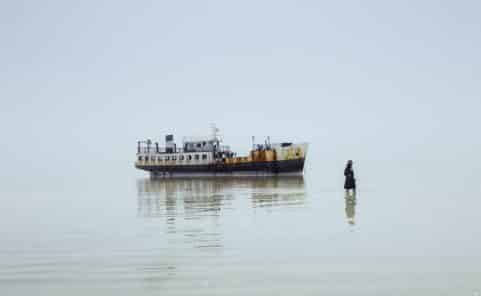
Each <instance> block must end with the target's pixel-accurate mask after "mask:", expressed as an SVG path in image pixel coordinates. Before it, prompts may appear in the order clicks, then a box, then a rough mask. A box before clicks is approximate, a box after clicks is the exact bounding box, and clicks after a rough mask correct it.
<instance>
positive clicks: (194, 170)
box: [136, 159, 305, 177]
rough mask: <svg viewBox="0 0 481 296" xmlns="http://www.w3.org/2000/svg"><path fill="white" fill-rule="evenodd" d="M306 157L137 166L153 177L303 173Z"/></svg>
mask: <svg viewBox="0 0 481 296" xmlns="http://www.w3.org/2000/svg"><path fill="white" fill-rule="evenodd" d="M304 162H305V159H293V160H282V161H272V162H246V163H237V164H223V163H219V164H216V163H214V164H205V165H183V166H179V165H166V166H152V165H141V164H137V165H136V167H137V168H138V169H141V170H145V171H148V172H150V173H151V176H152V177H171V176H196V175H199V176H206V175H207V176H272V175H302V174H303V171H304Z"/></svg>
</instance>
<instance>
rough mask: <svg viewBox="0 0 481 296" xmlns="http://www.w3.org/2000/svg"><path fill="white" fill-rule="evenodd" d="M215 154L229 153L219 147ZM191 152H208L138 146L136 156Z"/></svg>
mask: <svg viewBox="0 0 481 296" xmlns="http://www.w3.org/2000/svg"><path fill="white" fill-rule="evenodd" d="M216 151H217V152H224V151H230V147H229V146H227V145H221V146H219V147H218V148H217V149H216ZM192 152H209V151H205V150H196V149H194V150H184V148H175V149H174V148H167V147H158V146H155V145H150V146H149V145H139V146H138V147H137V154H169V153H192Z"/></svg>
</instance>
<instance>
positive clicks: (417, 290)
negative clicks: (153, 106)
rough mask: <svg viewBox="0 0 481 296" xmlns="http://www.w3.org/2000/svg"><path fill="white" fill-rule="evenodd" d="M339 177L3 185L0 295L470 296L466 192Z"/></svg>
mask: <svg viewBox="0 0 481 296" xmlns="http://www.w3.org/2000/svg"><path fill="white" fill-rule="evenodd" d="M364 173H365V174H364V175H363V176H362V174H361V179H360V180H361V181H362V180H367V179H369V178H367V177H368V176H369V175H371V177H372V178H374V177H376V178H377V179H378V181H380V180H381V179H382V176H381V175H378V176H377V175H376V176H375V175H374V174H371V172H369V171H365V172H364ZM338 179H339V180H338ZM338 179H336V182H337V181H340V182H337V183H334V182H331V183H327V184H326V182H327V181H326V182H323V181H322V180H328V181H329V179H328V178H323V176H322V174H319V173H317V174H316V173H312V172H310V173H307V174H306V176H305V177H299V178H298V177H285V178H260V179H255V178H233V179H229V178H221V179H213V178H207V179H206V178H201V179H187V178H186V179H165V180H151V179H149V178H146V177H133V176H131V175H125V176H123V177H118V178H91V179H89V180H69V179H68V178H66V179H65V180H62V181H60V180H57V182H51V183H49V182H45V184H44V185H43V187H42V188H37V189H35V190H33V189H31V188H28V187H27V186H20V187H15V188H12V187H8V186H7V187H5V188H4V192H3V195H4V198H3V200H4V206H3V207H2V209H1V210H0V214H1V221H2V225H1V226H0V234H1V237H2V243H1V245H0V292H1V293H0V294H1V295H31V294H36V295H38V294H40V295H65V294H67V295H85V294H86V293H90V295H106V294H108V295H110V294H112V295H113V294H115V295H118V294H128V295H133V294H134V293H135V295H159V294H161V295H187V294H195V295H248V294H255V295H293V294H295V295H312V294H320V293H326V294H328V295H352V294H356V295H373V294H381V293H382V294H387V295H479V293H480V291H481V265H480V263H481V257H480V256H479V255H480V254H479V248H480V231H479V222H478V210H477V207H476V205H478V204H479V202H478V198H479V193H478V192H472V194H463V192H465V191H463V190H456V189H463V187H462V186H461V185H462V184H461V183H459V182H458V183H456V182H454V181H453V182H452V183H451V185H450V186H444V187H443V188H438V187H436V188H433V187H429V186H428V187H423V186H414V185H413V186H404V187H399V188H396V189H393V188H392V187H390V186H389V183H388V182H379V183H380V184H381V183H382V184H384V185H382V186H381V185H377V183H376V182H377V181H376V182H374V181H370V182H367V181H365V182H364V184H363V183H362V182H361V183H360V184H361V186H360V188H359V190H358V193H357V195H356V196H355V197H353V196H347V197H346V196H345V194H344V192H343V190H342V177H340V178H338ZM408 180H409V179H407V178H406V182H408ZM426 182H427V183H428V184H429V179H425V183H426ZM338 183H341V188H339V186H337V187H336V186H335V185H336V184H338ZM413 184H414V183H413ZM362 185H364V186H362ZM431 189H433V190H431Z"/></svg>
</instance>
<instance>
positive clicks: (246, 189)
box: [137, 176, 305, 249]
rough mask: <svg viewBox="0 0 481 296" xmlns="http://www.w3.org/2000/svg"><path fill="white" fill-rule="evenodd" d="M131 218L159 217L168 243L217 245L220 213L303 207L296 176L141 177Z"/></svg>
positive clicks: (301, 186)
mask: <svg viewBox="0 0 481 296" xmlns="http://www.w3.org/2000/svg"><path fill="white" fill-rule="evenodd" d="M137 191H138V198H137V216H138V217H139V218H144V219H146V218H156V219H158V220H162V221H165V224H164V226H165V227H166V229H165V232H166V233H167V234H170V235H171V239H172V240H171V243H173V244H176V245H177V244H179V243H187V244H188V245H192V246H194V247H195V248H209V249H212V248H219V247H222V246H223V243H222V236H223V219H222V217H223V215H226V214H232V215H233V213H234V210H236V209H239V208H245V207H247V208H249V207H250V208H253V209H254V208H269V209H274V208H281V207H299V206H303V205H304V198H305V187H304V179H303V177H302V176H296V177H272V178H267V177H266V178H248V177H244V178H183V179H141V180H138V182H137Z"/></svg>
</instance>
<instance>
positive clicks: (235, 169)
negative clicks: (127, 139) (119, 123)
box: [135, 126, 308, 178]
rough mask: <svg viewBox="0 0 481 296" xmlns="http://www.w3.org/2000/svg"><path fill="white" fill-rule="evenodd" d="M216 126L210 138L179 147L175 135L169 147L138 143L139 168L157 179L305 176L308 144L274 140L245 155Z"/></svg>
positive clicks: (187, 141) (195, 139) (193, 139)
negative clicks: (222, 135) (228, 141)
mask: <svg viewBox="0 0 481 296" xmlns="http://www.w3.org/2000/svg"><path fill="white" fill-rule="evenodd" d="M218 132H219V130H218V129H217V128H216V127H215V126H214V127H212V133H211V135H210V136H206V137H184V138H183V141H182V144H181V145H179V146H178V145H177V143H176V142H175V141H174V135H173V134H168V135H166V136H165V146H163V147H161V146H160V145H159V143H158V142H153V141H152V140H151V139H146V140H142V141H137V155H136V161H135V167H136V168H137V169H140V170H144V171H146V172H148V173H150V176H151V177H152V178H157V177H160V178H162V177H191V176H222V177H226V176H277V175H294V176H299V175H303V173H304V164H305V161H306V156H307V150H308V143H292V142H280V143H271V142H270V137H267V139H266V140H265V141H264V143H262V144H255V141H254V139H255V138H254V137H253V138H252V149H251V150H250V152H249V153H248V154H247V155H245V156H238V155H237V153H236V152H234V151H232V150H231V149H230V146H228V145H224V144H223V141H222V137H221V136H220V135H219V133H218Z"/></svg>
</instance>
